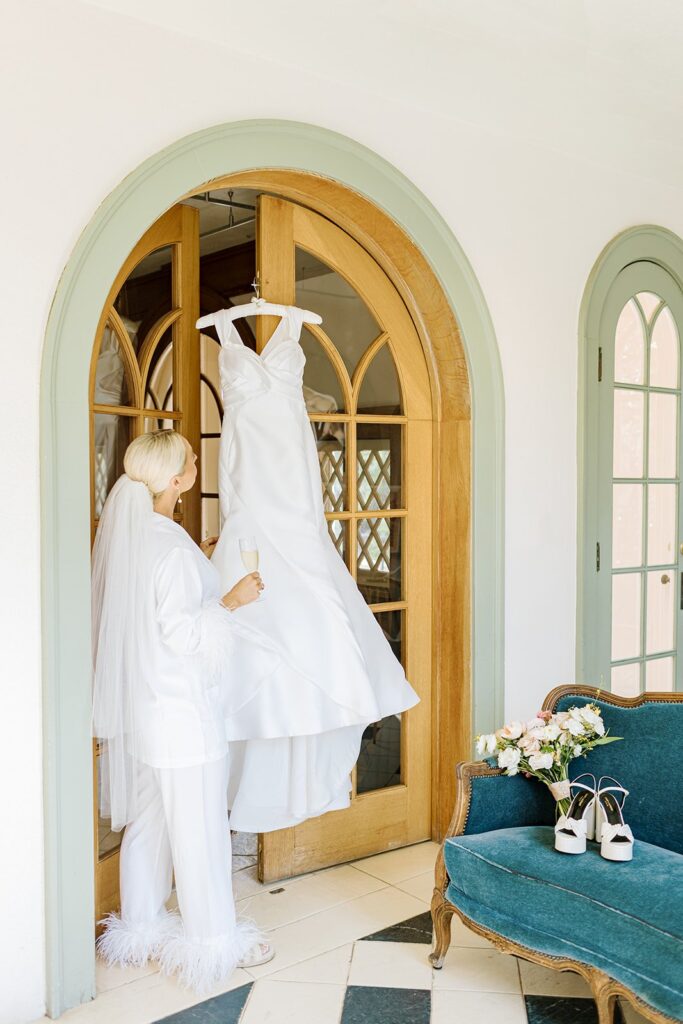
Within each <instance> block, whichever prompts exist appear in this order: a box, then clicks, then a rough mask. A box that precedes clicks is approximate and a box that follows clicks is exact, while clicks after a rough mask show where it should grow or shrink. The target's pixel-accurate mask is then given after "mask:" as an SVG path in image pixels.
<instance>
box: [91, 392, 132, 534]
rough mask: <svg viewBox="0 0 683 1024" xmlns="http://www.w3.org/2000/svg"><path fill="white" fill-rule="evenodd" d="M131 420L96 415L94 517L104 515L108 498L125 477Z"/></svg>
mask: <svg viewBox="0 0 683 1024" xmlns="http://www.w3.org/2000/svg"><path fill="white" fill-rule="evenodd" d="M131 423H132V419H131V417H130V416H116V415H115V414H113V413H112V414H111V415H110V414H109V413H101V412H97V413H95V414H94V424H93V425H94V437H95V443H94V446H93V460H94V461H93V475H94V479H93V486H94V489H95V516H96V517H97V518H99V517H100V516H101V515H102V509H103V508H104V503H105V501H106V500H107V495H108V494H109V491H110V490H111V489H112V487H113V486H114V484H115V483H116V481H117V480H118V478H119V477H120V476H121V474H122V473H123V456H124V455H125V453H126V448H127V447H128V445H129V443H130V441H131Z"/></svg>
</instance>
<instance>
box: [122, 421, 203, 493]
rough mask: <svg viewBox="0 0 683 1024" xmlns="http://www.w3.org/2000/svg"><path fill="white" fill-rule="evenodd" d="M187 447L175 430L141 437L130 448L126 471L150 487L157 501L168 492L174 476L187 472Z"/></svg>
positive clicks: (161, 431) (127, 451)
mask: <svg viewBox="0 0 683 1024" xmlns="http://www.w3.org/2000/svg"><path fill="white" fill-rule="evenodd" d="M186 463H187V446H186V443H185V440H184V438H183V436H182V434H179V433H178V432H177V431H175V430H153V431H150V432H149V433H147V434H140V436H139V437H136V438H135V440H134V441H131V443H130V444H129V445H128V447H127V448H126V454H125V455H124V456H123V468H124V470H125V471H126V474H127V476H129V477H130V478H131V480H139V481H141V482H142V483H143V484H146V485H147V487H148V488H149V492H150V494H151V495H152V497H153V498H156V497H157V495H159V494H161V493H162V491H165V490H166V488H167V487H168V485H169V482H170V479H171V477H172V476H179V475H180V474H181V473H183V472H184V471H185V465H186Z"/></svg>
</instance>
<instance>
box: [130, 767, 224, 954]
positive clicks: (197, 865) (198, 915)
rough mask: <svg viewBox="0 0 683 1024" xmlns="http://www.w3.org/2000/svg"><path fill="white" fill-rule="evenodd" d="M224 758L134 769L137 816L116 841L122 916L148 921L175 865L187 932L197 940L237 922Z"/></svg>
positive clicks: (158, 910) (167, 890) (159, 908)
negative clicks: (120, 839) (118, 846)
mask: <svg viewBox="0 0 683 1024" xmlns="http://www.w3.org/2000/svg"><path fill="white" fill-rule="evenodd" d="M227 787H228V759H227V757H223V758H221V759H220V760H218V761H209V762H208V763H206V764H198V765H191V766H189V767H182V768H151V767H150V766H149V765H146V764H141V765H140V769H139V774H138V808H139V810H138V815H137V817H136V818H135V820H134V821H132V822H131V823H130V824H129V825H127V826H126V830H125V832H124V834H123V841H122V843H121V860H120V884H121V917H122V918H123V920H124V921H128V922H130V923H131V924H144V923H146V922H151V921H154V920H155V919H156V918H158V917H159V915H160V914H162V913H163V911H164V905H165V903H166V901H167V900H168V898H169V896H170V895H171V888H172V876H173V873H174V872H175V882H176V893H177V896H178V907H179V910H180V913H181V915H182V919H183V925H184V932H185V937H186V938H188V939H196V940H198V941H202V940H205V939H209V938H214V937H215V936H218V935H223V934H224V933H225V932H227V931H231V930H232V929H233V928H234V927H235V903H234V900H233V895H232V852H231V845H230V826H229V823H228V804H227Z"/></svg>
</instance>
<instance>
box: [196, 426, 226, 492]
mask: <svg viewBox="0 0 683 1024" xmlns="http://www.w3.org/2000/svg"><path fill="white" fill-rule="evenodd" d="M220 443H221V439H220V438H219V437H203V438H202V441H201V446H202V449H201V454H200V456H199V458H200V466H199V472H200V474H201V487H202V491H203V492H204V493H205V494H218V449H219V446H220Z"/></svg>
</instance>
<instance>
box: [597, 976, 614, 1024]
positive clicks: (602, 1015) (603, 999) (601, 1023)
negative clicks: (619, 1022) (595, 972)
mask: <svg viewBox="0 0 683 1024" xmlns="http://www.w3.org/2000/svg"><path fill="white" fill-rule="evenodd" d="M608 985H609V982H608V981H607V979H605V981H604V983H603V984H600V983H598V984H597V985H596V984H595V983H594V985H593V996H594V997H595V1008H596V1010H597V1011H598V1024H614V1015H615V1012H616V1008H617V997H616V995H614V993H610V991H609V988H608Z"/></svg>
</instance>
